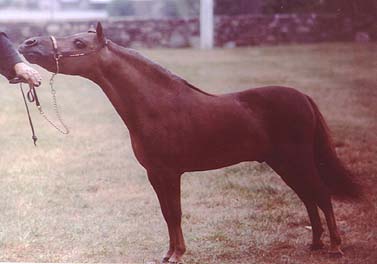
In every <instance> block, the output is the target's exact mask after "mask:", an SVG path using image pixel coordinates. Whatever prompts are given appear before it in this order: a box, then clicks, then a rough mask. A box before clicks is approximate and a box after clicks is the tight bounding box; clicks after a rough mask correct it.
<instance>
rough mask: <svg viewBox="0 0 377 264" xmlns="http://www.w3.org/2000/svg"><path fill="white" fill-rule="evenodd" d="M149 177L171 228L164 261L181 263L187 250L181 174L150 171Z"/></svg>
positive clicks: (169, 228)
mask: <svg viewBox="0 0 377 264" xmlns="http://www.w3.org/2000/svg"><path fill="white" fill-rule="evenodd" d="M148 178H149V181H150V183H151V184H152V186H153V188H154V190H155V192H156V194H157V197H158V200H159V202H160V207H161V211H162V214H163V216H164V218H165V221H166V223H167V225H168V230H169V239H170V242H169V250H168V252H167V253H166V255H165V257H164V258H163V263H180V262H181V261H182V256H183V254H184V253H185V251H186V246H185V242H184V238H183V232H182V228H181V219H182V209H181V175H180V174H178V173H171V172H170V173H169V172H161V171H158V172H155V171H153V172H152V171H148Z"/></svg>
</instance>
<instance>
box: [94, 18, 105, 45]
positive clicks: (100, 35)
mask: <svg viewBox="0 0 377 264" xmlns="http://www.w3.org/2000/svg"><path fill="white" fill-rule="evenodd" d="M96 31H97V37H98V40H99V41H100V42H103V41H105V35H104V33H103V28H102V25H101V22H98V23H97V29H96Z"/></svg>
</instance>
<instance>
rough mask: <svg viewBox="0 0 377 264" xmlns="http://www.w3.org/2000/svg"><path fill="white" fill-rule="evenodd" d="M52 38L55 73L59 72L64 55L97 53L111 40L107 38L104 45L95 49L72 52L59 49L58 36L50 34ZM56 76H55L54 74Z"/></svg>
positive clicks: (73, 55)
mask: <svg viewBox="0 0 377 264" xmlns="http://www.w3.org/2000/svg"><path fill="white" fill-rule="evenodd" d="M89 32H92V31H89ZM50 40H51V42H52V49H53V51H54V54H53V56H54V60H55V64H56V72H55V75H56V74H58V73H59V69H60V68H59V60H60V59H61V58H64V57H81V56H87V55H90V54H92V53H95V52H98V51H100V50H101V49H103V48H104V47H106V46H107V45H108V43H109V41H108V40H107V39H105V41H104V42H103V43H102V45H99V46H98V47H97V48H95V49H91V50H88V51H87V52H70V51H59V49H58V41H57V40H56V38H55V37H54V36H53V35H51V36H50ZM53 77H55V76H53Z"/></svg>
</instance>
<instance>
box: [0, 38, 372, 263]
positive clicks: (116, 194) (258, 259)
mask: <svg viewBox="0 0 377 264" xmlns="http://www.w3.org/2000/svg"><path fill="white" fill-rule="evenodd" d="M143 53H144V54H146V55H147V56H148V57H150V58H152V59H153V60H156V61H158V62H159V63H160V64H162V65H164V66H166V67H167V68H169V69H170V70H172V71H173V72H175V73H177V74H178V75H180V76H183V77H184V78H185V79H187V80H189V81H190V82H192V83H193V84H195V85H197V86H199V87H201V88H202V89H204V90H205V91H208V92H211V93H224V92H231V91H237V90H242V89H245V88H250V87H257V86H263V85H271V84H272V85H273V84H279V85H285V86H291V87H296V88H297V89H299V90H301V91H303V92H305V93H307V94H309V95H310V96H312V97H313V98H314V99H315V101H316V102H317V103H318V105H319V107H320V109H321V110H322V112H323V114H324V116H325V117H326V119H327V120H328V122H329V126H330V128H331V130H332V132H333V135H334V139H335V142H336V146H337V151H338V153H339V155H340V156H341V158H342V159H343V160H344V161H345V162H346V164H348V166H349V167H350V169H351V170H352V171H353V172H354V174H355V175H356V177H358V178H359V179H360V180H361V181H362V182H363V184H364V186H365V191H366V193H367V195H366V196H367V198H368V200H367V201H365V202H362V203H355V204H349V203H342V202H334V206H335V215H336V218H337V220H338V224H339V228H340V232H341V235H342V238H343V249H344V253H345V256H344V257H343V258H335V259H334V258H331V257H330V256H329V255H328V254H327V252H326V249H324V250H322V251H317V252H310V251H309V250H308V244H309V243H310V241H311V231H310V230H308V229H307V228H306V226H308V225H309V221H308V217H307V214H306V211H305V209H304V206H303V204H302V203H301V202H300V201H299V200H298V198H297V197H296V196H295V195H294V193H293V192H292V191H291V190H290V189H289V188H288V187H287V186H286V185H285V184H284V183H283V182H282V181H281V179H280V178H279V177H278V176H277V175H276V174H274V173H273V172H272V171H271V169H269V168H268V167H267V166H266V165H264V164H257V163H245V164H240V165H237V166H233V167H229V168H225V169H221V170H216V171H209V172H200V173H189V174H185V176H184V177H183V182H182V184H183V185H182V189H183V194H182V202H183V229H184V232H185V238H186V243H187V247H188V252H187V254H186V256H185V261H186V263H258V264H263V263H285V264H294V263H313V264H319V263H321V264H330V263H336V264H346V263H354V264H358V263H360V264H361V263H362V264H375V263H377V220H376V219H377V209H376V207H377V192H376V186H377V159H376V158H377V136H376V131H377V103H376V102H377V45H376V44H365V45H364V44H363V45H359V44H341V43H338V44H320V45H306V46H283V47H264V48H243V49H229V50H213V51H198V50H148V51H143ZM41 71H43V70H41ZM43 75H44V85H43V87H42V88H39V96H40V97H41V98H40V99H41V101H42V104H43V106H44V108H45V110H46V112H48V113H51V114H52V109H51V108H49V105H50V100H51V99H50V95H49V89H48V86H47V82H48V76H49V74H48V73H46V72H45V71H43ZM56 86H57V89H58V99H59V103H60V105H61V108H62V115H63V117H64V119H65V121H66V123H67V124H68V125H69V127H70V129H71V134H70V135H68V136H63V135H60V134H59V133H57V132H56V131H54V130H53V129H52V128H51V127H50V126H49V125H48V124H47V123H46V122H44V121H43V119H42V118H41V117H40V116H39V115H38V113H37V111H36V110H35V109H34V108H33V109H32V115H33V118H34V123H35V127H36V132H37V135H38V136H39V141H38V147H36V148H35V147H34V146H33V144H32V140H31V138H30V129H29V127H28V123H27V117H26V114H25V109H24V106H23V102H22V99H21V94H20V91H19V89H18V87H17V86H14V85H13V86H12V85H8V84H7V82H6V81H5V80H4V79H1V82H0V87H1V89H0V98H1V115H0V125H1V132H0V147H1V151H2V153H1V156H0V212H1V213H0V261H22V262H106V263H109V262H123V263H143V262H147V261H157V260H159V259H160V257H161V256H162V255H163V253H164V251H165V249H166V247H167V243H168V240H167V231H166V226H165V223H164V221H163V218H162V216H161V213H160V208H159V205H158V202H157V199H156V197H155V194H154V192H153V190H152V187H151V186H150V184H149V183H148V180H147V177H146V174H145V171H144V169H143V168H142V167H141V166H140V165H139V164H138V163H137V161H136V159H135V157H134V156H133V153H132V151H131V147H130V140H129V135H128V131H127V129H126V127H125V126H124V125H123V123H122V121H121V120H120V118H119V117H118V116H117V114H116V113H115V111H114V109H113V108H112V106H111V104H110V103H109V102H108V100H107V98H106V97H105V96H104V94H103V93H102V91H101V89H100V88H99V87H97V86H96V85H94V84H93V83H91V82H89V81H87V80H84V79H82V78H78V77H71V76H62V75H61V76H58V77H57V78H56ZM292 162H295V161H294V160H292ZM324 241H325V242H326V244H327V245H328V244H329V238H328V233H327V232H326V233H325V235H324Z"/></svg>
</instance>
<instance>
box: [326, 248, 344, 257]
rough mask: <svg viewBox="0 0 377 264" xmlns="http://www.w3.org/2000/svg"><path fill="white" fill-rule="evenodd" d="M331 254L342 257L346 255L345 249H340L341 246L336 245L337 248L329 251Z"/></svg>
mask: <svg viewBox="0 0 377 264" xmlns="http://www.w3.org/2000/svg"><path fill="white" fill-rule="evenodd" d="M329 254H330V256H331V257H334V258H341V257H343V256H344V253H343V251H342V250H341V249H340V247H339V246H338V247H336V248H334V249H331V250H330V251H329Z"/></svg>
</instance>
